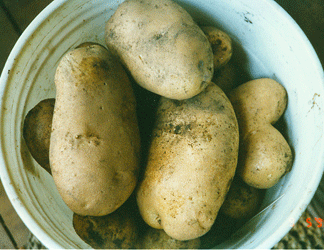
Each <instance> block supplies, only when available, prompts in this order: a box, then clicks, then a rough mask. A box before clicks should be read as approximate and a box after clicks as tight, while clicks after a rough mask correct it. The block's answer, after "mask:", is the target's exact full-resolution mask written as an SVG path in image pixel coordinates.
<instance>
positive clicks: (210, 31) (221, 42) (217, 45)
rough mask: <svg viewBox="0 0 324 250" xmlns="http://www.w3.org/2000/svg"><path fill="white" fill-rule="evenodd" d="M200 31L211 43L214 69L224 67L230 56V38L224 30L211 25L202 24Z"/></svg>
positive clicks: (231, 52) (231, 50)
mask: <svg viewBox="0 0 324 250" xmlns="http://www.w3.org/2000/svg"><path fill="white" fill-rule="evenodd" d="M201 29H202V31H203V32H204V33H205V35H206V36H207V39H208V41H209V42H210V44H211V47H212V50H213V56H214V69H215V71H217V70H219V69H221V68H222V67H224V66H225V65H226V64H227V63H228V62H229V60H230V59H231V57H232V54H233V49H232V39H231V38H230V36H229V35H227V34H226V33H225V32H224V31H222V30H220V29H217V28H216V27H213V26H202V27H201Z"/></svg>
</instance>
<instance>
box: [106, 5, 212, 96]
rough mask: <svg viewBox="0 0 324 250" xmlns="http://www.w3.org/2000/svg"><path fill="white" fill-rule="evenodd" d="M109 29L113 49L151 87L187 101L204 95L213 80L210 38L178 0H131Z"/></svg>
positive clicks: (109, 38) (163, 93)
mask: <svg viewBox="0 0 324 250" xmlns="http://www.w3.org/2000/svg"><path fill="white" fill-rule="evenodd" d="M105 32H106V34H105V39H106V45H107V46H108V48H109V49H110V50H111V51H114V53H115V54H117V55H118V56H119V57H120V59H121V61H122V62H123V63H124V65H125V66H126V67H127V69H128V70H129V71H130V73H131V74H132V76H133V77H134V79H135V81H136V82H137V83H138V84H139V85H140V86H142V87H144V88H146V89H148V90H149V91H152V92H154V93H156V94H159V95H161V96H164V97H168V98H171V99H177V100H182V99H187V98H191V97H193V96H195V95H197V94H199V93H200V92H201V91H202V90H203V89H205V87H206V86H207V83H208V82H210V81H211V79H212V76H213V72H214V68H213V52H212V49H211V46H210V43H209V42H208V40H207V37H206V36H205V34H204V32H203V31H202V30H201V29H200V28H199V27H198V25H197V24H196V23H195V22H194V20H193V19H192V17H191V16H190V15H189V14H188V12H187V11H185V10H184V9H183V8H182V7H180V6H179V5H178V4H177V3H175V2H173V1H172V0H126V1H125V2H123V3H121V4H120V5H119V6H118V8H117V10H116V12H115V13H114V14H113V15H112V17H111V18H110V19H109V20H108V22H107V24H106V30H105Z"/></svg>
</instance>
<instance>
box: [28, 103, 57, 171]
mask: <svg viewBox="0 0 324 250" xmlns="http://www.w3.org/2000/svg"><path fill="white" fill-rule="evenodd" d="M54 104H55V99H54V98H49V99H45V100H42V101H40V102H39V103H38V104H37V105H36V106H35V107H34V108H32V109H31V110H30V111H29V112H28V113H27V115H26V117H25V120H24V125H23V137H24V140H25V142H26V145H27V147H28V150H29V152H30V154H31V155H32V157H33V158H34V159H35V161H36V162H37V163H38V164H39V165H40V166H42V167H43V168H44V169H45V170H46V171H47V172H49V173H51V168H50V164H49V145H50V136H51V128H52V119H53V111H54Z"/></svg>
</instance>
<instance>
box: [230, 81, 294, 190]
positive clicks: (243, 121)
mask: <svg viewBox="0 0 324 250" xmlns="http://www.w3.org/2000/svg"><path fill="white" fill-rule="evenodd" d="M229 98H230V100H231V102H232V104H233V107H234V110H235V113H236V115H237V119H238V122H239V127H240V153H239V163H238V167H237V171H238V174H239V175H240V176H241V178H242V179H243V180H244V181H245V182H246V183H247V184H248V185H250V186H252V187H255V188H261V189H266V188H270V187H272V186H274V185H275V184H276V183H277V182H278V181H279V180H280V178H281V177H282V176H284V175H285V174H286V173H287V172H289V171H290V169H291V166H292V162H293V156H292V151H291V148H290V146H289V144H288V143H287V141H286V139H285V138H284V137H283V135H282V134H281V133H280V132H279V131H278V130H277V129H275V128H274V127H273V124H275V123H276V122H277V121H278V119H279V118H280V117H281V116H282V114H283V112H284V111H285V109H286V106H287V99H288V97H287V92H286V90H285V89H284V87H283V86H282V85H281V84H279V83H278V82H276V81H274V80H272V79H269V78H261V79H257V80H252V81H249V82H247V83H244V84H242V85H240V86H239V87H237V88H236V89H234V90H233V91H232V92H231V93H230V94H229Z"/></svg>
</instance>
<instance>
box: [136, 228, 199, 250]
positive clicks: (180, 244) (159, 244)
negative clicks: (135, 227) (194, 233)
mask: <svg viewBox="0 0 324 250" xmlns="http://www.w3.org/2000/svg"><path fill="white" fill-rule="evenodd" d="M199 247H200V238H196V239H193V240H187V241H180V240H176V239H173V238H171V237H170V236H169V235H167V234H166V233H165V232H164V230H162V229H155V228H152V227H151V228H149V229H148V230H147V232H146V233H145V235H144V237H143V239H142V240H141V244H140V247H139V248H141V249H199Z"/></svg>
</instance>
